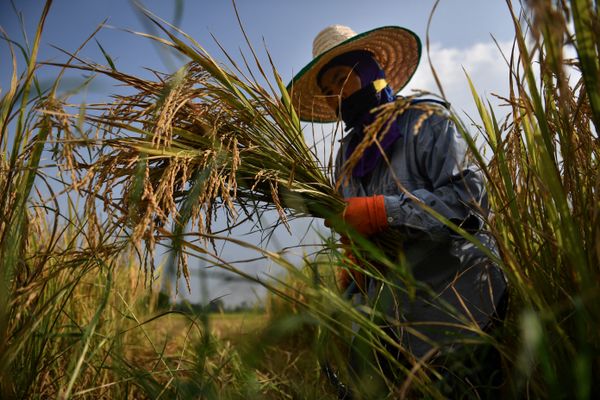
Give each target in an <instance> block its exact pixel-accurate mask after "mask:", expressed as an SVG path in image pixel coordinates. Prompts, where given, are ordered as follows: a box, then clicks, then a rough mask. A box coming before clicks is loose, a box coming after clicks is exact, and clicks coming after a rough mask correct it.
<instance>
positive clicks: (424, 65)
mask: <svg viewBox="0 0 600 400" xmlns="http://www.w3.org/2000/svg"><path fill="white" fill-rule="evenodd" d="M511 45H512V43H511V42H500V43H499V47H500V49H501V50H502V52H503V53H504V54H505V55H507V57H508V54H509V53H510V49H511ZM500 49H498V46H497V45H496V44H495V43H493V42H491V41H490V43H476V44H474V45H472V46H470V47H467V48H444V47H442V46H441V45H440V44H438V43H434V44H433V45H432V46H431V48H430V57H431V62H432V64H433V67H434V68H435V71H436V73H437V75H438V78H439V80H440V82H441V84H442V87H443V89H444V92H445V94H446V97H447V99H448V100H449V101H450V102H451V103H452V106H453V107H454V108H455V109H456V110H457V111H462V110H464V111H466V112H467V113H468V114H469V115H471V116H474V115H475V114H476V112H475V106H474V103H473V99H472V96H471V93H470V89H469V85H468V81H467V78H466V75H465V71H466V73H468V74H469V76H470V77H471V80H472V81H473V84H474V85H475V89H476V90H477V91H478V93H479V95H480V96H484V97H487V98H489V99H490V100H491V101H492V102H493V103H497V102H496V101H495V100H494V99H493V98H492V96H491V94H492V93H496V94H499V95H502V96H505V95H506V94H507V93H508V76H509V75H508V74H509V69H508V66H507V64H506V62H505V61H504V58H503V57H502V54H501V52H500ZM412 89H420V90H426V91H430V92H432V93H436V94H439V93H440V91H439V89H438V88H437V85H436V83H435V80H434V78H433V74H432V72H431V68H430V66H429V62H428V59H427V53H426V49H424V50H423V57H422V60H421V65H420V66H419V68H418V69H417V72H416V73H415V76H414V77H413V79H412V80H411V81H410V83H409V85H408V86H407V88H406V89H404V91H403V93H404V94H409V93H410V91H411V90H412Z"/></svg>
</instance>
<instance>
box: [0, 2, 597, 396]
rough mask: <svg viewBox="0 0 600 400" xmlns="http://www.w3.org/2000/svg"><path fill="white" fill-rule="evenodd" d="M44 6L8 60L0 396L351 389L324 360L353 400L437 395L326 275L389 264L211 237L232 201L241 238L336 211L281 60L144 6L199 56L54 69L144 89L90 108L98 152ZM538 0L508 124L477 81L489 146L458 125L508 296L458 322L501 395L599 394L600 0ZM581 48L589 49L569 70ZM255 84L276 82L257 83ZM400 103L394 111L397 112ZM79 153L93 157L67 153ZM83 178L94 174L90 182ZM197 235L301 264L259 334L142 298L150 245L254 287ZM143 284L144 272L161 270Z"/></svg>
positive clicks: (521, 21) (72, 63)
mask: <svg viewBox="0 0 600 400" xmlns="http://www.w3.org/2000/svg"><path fill="white" fill-rule="evenodd" d="M50 5H51V1H48V2H47V3H46V6H45V8H44V10H43V12H42V17H41V19H40V22H39V24H38V32H37V34H36V37H35V40H34V42H33V46H32V47H31V51H30V52H27V51H25V52H24V53H25V54H27V60H26V63H27V68H26V69H25V71H24V72H23V73H22V74H21V75H19V74H18V72H17V71H18V68H17V65H16V60H17V57H15V56H13V75H12V76H13V79H12V82H11V86H10V88H9V89H8V90H7V91H6V92H4V95H3V97H2V99H1V101H0V124H1V125H0V128H1V129H0V132H1V141H0V144H1V148H2V158H1V159H0V185H1V186H0V187H1V188H2V192H1V193H0V196H1V197H0V201H1V204H0V206H1V208H0V209H3V210H8V211H7V212H5V213H4V214H3V215H2V220H1V221H0V235H1V236H0V237H1V243H0V244H1V246H0V252H1V253H0V268H1V271H2V275H1V277H2V280H1V284H2V288H1V290H0V296H2V297H1V298H0V301H1V302H0V307H1V308H0V313H1V314H2V315H1V318H0V335H1V337H0V349H1V351H0V396H2V398H47V397H58V398H74V397H88V398H98V397H106V398H125V397H150V398H161V397H173V398H209V399H218V398H261V397H265V398H335V392H336V390H341V389H340V387H337V388H336V387H335V386H333V385H330V384H329V382H328V381H327V378H326V377H325V374H323V373H321V371H322V369H323V367H325V366H327V369H328V371H335V372H336V373H337V374H338V375H337V376H338V378H339V379H340V381H341V382H342V383H344V384H345V385H346V386H348V387H351V388H352V389H353V390H354V391H355V395H356V397H358V398H362V397H365V398H368V397H369V396H371V397H372V396H373V393H375V392H374V391H376V390H380V391H381V393H390V395H389V396H391V397H392V398H423V397H427V398H444V397H445V394H444V380H445V378H444V376H442V375H441V374H440V372H439V371H438V370H437V369H436V368H435V366H434V365H433V364H432V363H430V361H431V359H424V360H416V359H414V358H413V357H411V355H410V354H407V353H406V350H405V349H403V348H402V347H401V346H400V345H399V344H398V343H397V342H396V341H395V340H394V339H393V338H392V337H391V336H390V335H389V333H388V332H387V331H386V330H384V329H382V325H383V324H382V319H384V318H385V316H384V315H382V314H381V313H379V311H378V309H377V307H376V306H374V307H373V308H371V309H370V308H368V307H366V306H363V307H356V306H354V305H352V304H350V303H349V302H348V300H347V299H345V298H344V297H343V296H342V295H341V294H340V293H339V290H338V288H337V287H336V285H335V280H334V279H333V275H334V274H335V271H336V270H338V269H339V268H350V269H356V270H360V271H361V272H363V273H365V274H369V275H371V276H373V277H374V278H376V279H380V280H384V281H386V282H387V284H388V287H392V286H393V285H394V284H393V281H394V279H392V278H393V277H390V275H389V274H382V273H381V271H380V270H378V269H375V268H373V269H372V268H369V267H368V262H367V261H368V260H362V261H363V263H361V264H362V265H363V267H359V266H358V265H354V264H351V263H349V261H348V260H347V259H346V258H345V256H344V255H343V254H342V253H340V252H339V250H338V246H337V245H336V244H335V241H334V240H333V239H331V238H324V245H323V249H322V250H321V251H320V252H319V253H318V254H317V255H316V256H309V255H307V256H306V259H305V265H304V266H303V268H302V269H299V268H298V266H296V265H293V264H291V263H290V262H289V261H287V260H286V258H285V257H284V256H283V255H282V254H279V253H275V252H269V251H266V250H264V249H261V248H260V247H258V246H256V245H253V244H249V243H244V242H243V241H241V240H238V239H234V238H231V237H220V236H219V234H218V233H217V232H213V230H212V229H211V226H210V222H211V220H212V218H213V217H214V215H216V214H215V212H216V209H217V208H218V207H222V209H223V210H224V211H225V212H226V213H227V215H228V216H229V218H231V219H232V222H231V223H230V224H229V228H230V229H235V228H236V223H235V222H233V221H234V218H235V217H236V214H238V213H241V214H244V215H245V216H246V217H255V216H257V215H260V214H261V213H262V212H263V211H264V210H266V209H275V210H277V211H278V212H279V215H280V218H281V220H280V222H283V223H285V221H286V219H287V218H289V217H290V216H296V215H308V214H311V215H315V216H318V217H323V216H327V215H328V212H329V213H335V212H336V211H338V210H340V209H341V207H342V206H343V203H342V201H341V199H340V198H339V196H338V195H337V194H336V192H335V186H334V184H333V182H332V181H331V179H330V172H331V171H330V170H329V169H328V168H327V166H324V165H320V164H319V162H318V161H317V157H316V151H315V150H314V149H312V148H310V147H308V146H307V145H306V144H305V143H304V140H303V138H302V130H301V126H300V122H299V121H298V118H297V116H296V115H295V112H294V110H293V108H292V107H291V105H290V103H289V97H287V92H286V90H285V87H284V86H283V84H282V82H281V79H280V78H279V76H278V74H277V71H276V70H275V69H274V68H273V64H272V63H271V62H269V65H268V68H263V66H262V65H261V64H260V63H259V62H258V56H256V55H255V54H254V52H253V50H252V48H251V47H250V54H249V57H247V58H245V59H244V65H237V64H235V63H234V62H233V60H232V59H231V58H229V59H228V60H227V61H228V62H229V64H230V65H231V67H230V68H227V67H225V66H224V65H223V64H222V63H219V62H218V61H217V60H216V59H215V58H213V57H212V56H211V55H209V54H208V53H207V52H206V51H205V50H203V48H202V46H201V45H200V44H199V43H198V42H196V41H195V40H194V39H193V38H191V37H189V36H187V35H185V34H184V33H183V32H180V31H179V32H178V35H175V34H173V33H172V30H171V29H170V28H169V27H168V24H166V23H165V22H164V21H160V20H159V19H157V18H156V17H154V16H152V15H150V14H147V16H148V17H149V18H150V20H151V21H152V22H153V23H154V24H155V25H156V26H158V27H159V28H160V29H161V31H162V32H163V37H159V36H152V35H145V36H147V37H148V38H149V39H150V40H154V41H158V42H160V43H162V44H165V45H167V46H170V47H171V48H172V49H174V50H175V51H176V52H178V53H180V54H182V55H184V56H186V57H187V58H188V59H189V62H188V63H186V64H185V65H184V66H183V67H182V68H181V69H180V70H179V71H178V72H177V73H175V74H173V75H166V74H159V73H157V74H156V79H155V80H148V79H140V78H138V77H136V76H134V75H131V74H126V73H124V72H122V71H118V70H116V69H115V67H114V64H112V63H111V62H110V57H109V56H108V55H106V54H105V55H106V57H107V62H108V64H109V65H108V66H102V65H100V64H97V63H90V62H85V61H83V60H81V59H79V58H78V56H77V52H75V53H74V54H72V55H71V56H70V59H69V61H68V62H66V63H65V64H63V65H60V67H61V68H78V69H82V70H86V71H94V72H96V73H101V74H105V75H107V76H110V77H112V78H114V79H116V80H118V81H121V82H124V83H126V84H127V85H128V86H130V87H131V88H133V89H135V91H136V93H135V94H134V95H129V96H121V97H117V98H116V100H115V101H113V102H110V103H107V104H105V105H103V106H102V107H101V110H100V111H103V112H104V114H101V115H100V114H98V113H97V112H88V113H87V114H86V118H87V121H88V123H89V125H86V126H87V127H88V128H90V132H92V130H93V129H96V128H101V129H102V130H103V131H104V133H105V136H104V137H103V138H102V139H101V140H100V141H99V142H96V141H94V140H92V136H88V135H87V131H85V130H82V129H76V128H77V127H78V124H79V121H80V120H81V118H80V115H77V113H74V112H68V110H65V107H64V103H65V101H66V99H64V98H60V97H59V96H58V95H57V88H58V87H59V84H60V75H59V77H58V78H57V80H56V84H55V85H54V86H53V88H52V89H51V90H49V91H47V92H42V91H41V90H40V89H39V88H38V85H37V84H36V72H37V68H40V65H39V64H37V59H36V54H37V49H38V47H39V43H40V38H41V34H42V30H43V25H44V21H45V17H46V15H47V13H48V10H49V8H50ZM526 5H527V7H526V13H525V14H523V15H521V16H516V15H513V17H514V27H515V46H514V51H513V53H512V54H507V55H505V56H506V63H507V73H508V74H509V76H510V86H509V92H510V95H509V97H508V98H507V99H506V103H507V105H508V106H509V107H510V108H509V109H510V112H509V114H508V115H507V116H506V117H501V118H499V117H498V116H497V115H496V114H495V109H494V108H492V107H491V106H490V105H489V104H486V102H485V99H481V98H480V97H479V95H478V94H477V91H476V88H474V87H473V85H471V90H472V93H473V98H474V101H475V102H476V105H477V108H478V111H479V116H478V118H473V119H474V120H477V124H476V125H475V126H476V129H477V130H478V131H479V134H480V137H481V138H483V139H484V140H485V142H486V146H485V147H486V151H487V152H488V153H486V155H484V151H483V150H482V149H480V148H479V146H478V144H477V143H476V142H475V141H474V140H473V139H471V136H470V134H469V131H470V130H471V129H472V128H471V127H470V126H468V125H467V124H466V123H464V122H463V121H461V120H459V118H458V117H457V116H455V115H453V118H454V120H455V122H456V125H457V127H458V128H459V130H460V131H461V132H462V133H463V135H464V137H465V139H467V141H469V144H470V146H471V150H472V153H473V156H474V157H475V159H476V160H477V162H478V164H479V165H480V166H481V168H482V170H483V171H484V173H485V175H486V177H487V181H488V192H489V197H490V201H491V203H492V206H493V210H494V214H493V217H492V218H491V219H490V220H489V221H487V222H488V226H489V228H490V230H491V231H492V233H493V235H494V236H495V238H496V240H497V241H498V244H499V247H500V250H501V257H500V259H499V260H498V262H499V263H501V266H502V268H503V269H504V271H505V272H506V273H507V275H508V278H509V281H510V291H511V302H510V308H509V314H508V317H507V320H506V322H505V325H504V326H503V328H502V329H501V331H500V332H498V334H497V335H496V336H494V337H492V336H490V335H489V334H487V333H485V332H482V331H481V330H479V329H478V328H477V327H473V326H472V325H470V324H468V322H465V328H466V329H469V330H471V331H472V332H473V333H474V336H473V337H472V338H470V339H469V340H470V342H477V343H487V344H489V345H491V346H494V347H495V348H497V349H498V350H499V352H500V354H501V355H502V358H503V369H504V371H503V372H504V376H505V377H506V383H505V385H504V387H503V393H504V395H505V396H506V397H508V398H521V397H532V398H578V399H585V398H590V397H591V396H592V394H593V393H595V392H596V391H597V390H598V389H599V388H598V384H597V383H596V380H595V377H597V376H598V373H599V370H598V368H599V366H600V365H599V362H600V358H599V356H598V355H599V345H600V341H599V337H598V335H599V333H598V332H600V329H599V328H600V324H599V316H600V310H599V309H598V306H597V304H598V288H597V286H598V280H599V277H600V271H598V267H599V265H600V229H599V228H598V226H600V217H599V215H600V202H599V200H598V199H599V198H600V196H599V193H598V192H599V190H600V173H599V170H600V169H599V165H598V163H599V156H600V140H599V137H598V127H599V125H598V124H599V123H600V97H599V96H600V94H599V93H600V75H599V71H600V61H599V60H600V57H599V56H600V54H599V52H600V45H599V43H600V33H599V30H598V26H597V21H598V20H599V19H598V17H599V16H598V10H597V5H596V4H595V3H594V2H592V1H590V0H574V1H572V2H570V3H568V4H567V3H564V2H552V1H550V0H537V1H530V2H528V3H527V4H526ZM507 6H508V9H509V10H510V11H511V12H512V3H511V2H510V1H507ZM571 29H574V31H573V32H572V31H571ZM181 37H183V39H180V38H181ZM15 46H16V44H15ZM572 50H573V51H574V52H575V54H576V57H575V58H574V59H565V54H569V51H572ZM224 54H225V58H226V59H227V53H226V52H224ZM249 60H250V61H251V62H250V61H249ZM251 65H252V66H253V67H252V68H251V67H250V66H251ZM253 71H257V72H256V75H255V74H254V73H253ZM259 80H262V81H266V82H273V84H272V86H268V83H267V84H266V86H267V88H265V87H263V86H265V85H261V84H259V83H258V81H259ZM405 106H406V102H398V103H397V104H393V105H391V106H390V107H389V112H392V113H393V112H401V111H402V110H403V107H405ZM95 111H97V110H95ZM86 129H87V128H86ZM51 147H52V148H53V149H54V150H55V151H54V152H53V154H59V155H60V156H61V157H59V158H57V159H56V161H57V166H56V167H57V168H58V170H59V171H60V172H59V174H58V176H59V179H58V181H59V182H58V183H52V184H50V183H49V181H50V177H49V174H48V172H47V171H46V170H45V169H44V168H42V167H41V163H40V160H41V159H42V158H43V157H44V155H45V154H47V152H45V149H48V148H51ZM81 148H84V149H86V150H88V151H90V152H92V151H96V152H97V153H96V154H97V157H98V158H92V159H89V158H81V157H80V158H77V157H75V154H77V149H81ZM75 167H84V170H83V174H81V175H79V174H78V173H77V171H75V170H74V168H75ZM57 185H58V186H59V188H58V189H57ZM58 192H61V193H62V194H61V195H59V194H58ZM80 195H83V196H84V198H85V204H86V207H85V208H84V210H83V211H82V209H81V208H80V207H79V206H78V204H80V203H81V202H82V201H83V200H82V199H81V198H80V197H79V196H80ZM102 206H103V207H105V210H106V211H108V212H109V213H108V214H104V213H103V211H101V210H99V207H102ZM430 211H432V210H430ZM432 213H433V211H432ZM433 214H434V216H437V217H438V218H439V217H440V216H439V215H436V214H435V213H433ZM219 215H225V214H219ZM445 222H447V223H448V225H449V226H450V227H451V228H452V229H454V230H456V231H457V232H459V233H461V234H464V235H465V236H468V235H467V234H466V232H462V231H461V230H460V229H459V228H458V227H456V226H453V225H452V224H450V223H449V222H448V221H445ZM169 224H170V226H169ZM195 238H203V239H208V240H229V241H233V242H235V243H237V244H238V245H242V246H245V247H248V248H252V249H253V250H255V251H257V252H259V253H260V254H261V255H263V256H264V257H267V258H269V259H270V260H272V261H274V262H275V263H276V264H278V265H279V266H280V267H281V268H282V269H283V270H285V271H286V273H287V274H288V275H287V277H286V278H279V281H278V282H275V283H266V282H260V283H262V284H263V285H265V286H266V287H267V289H268V290H269V293H270V298H271V300H270V308H269V309H270V311H269V316H270V318H271V320H270V321H269V323H267V324H266V325H265V326H264V327H263V328H262V329H260V330H258V331H257V332H255V333H254V334H253V336H252V337H246V336H240V337H236V338H221V339H217V338H215V337H214V336H212V335H211V334H210V319H209V318H207V316H206V315H202V316H200V317H199V318H197V317H193V316H181V315H179V314H175V313H171V312H168V311H165V310H162V309H160V308H158V307H157V306H156V302H157V293H156V290H155V291H150V290H148V289H149V288H146V287H145V286H144V284H145V283H147V282H149V281H151V279H150V280H148V279H147V277H146V279H145V277H144V276H143V274H141V273H138V267H139V266H140V265H141V264H142V263H144V262H149V263H150V264H151V265H152V267H154V264H155V262H154V261H153V260H150V261H149V259H148V258H146V257H145V255H144V254H143V253H140V252H138V250H139V249H140V248H141V246H146V247H147V248H148V249H150V250H152V249H153V248H154V246H155V244H156V241H161V240H162V241H165V240H166V241H167V242H170V244H171V246H172V248H173V253H172V254H174V256H173V259H171V260H170V261H171V262H175V261H177V262H178V263H179V265H180V267H181V268H182V271H183V273H184V274H186V275H187V274H188V273H187V272H186V267H187V265H186V263H185V257H179V256H180V255H181V254H183V255H188V256H194V257H199V258H202V259H204V260H207V261H209V262H210V263H211V264H212V265H216V266H219V267H222V268H226V269H228V270H231V271H234V272H237V273H239V274H240V275H242V276H244V277H246V278H248V279H250V280H257V279H256V277H253V276H249V275H248V274H245V273H244V272H243V271H242V270H240V269H238V268H236V266H234V265H230V264H228V263H226V262H225V261H223V260H221V259H220V258H219V257H218V256H217V255H216V254H211V253H212V252H211V249H210V246H208V245H207V243H206V242H200V244H199V243H198V242H196V241H195V240H194V239H195ZM356 242H357V245H359V246H360V247H361V250H362V251H364V250H366V251H367V253H369V257H370V258H371V259H375V260H376V261H377V262H379V263H381V264H384V265H387V266H388V267H389V270H390V271H392V272H395V273H397V274H398V275H399V278H400V279H401V280H403V281H404V282H406V283H407V287H409V288H410V287H414V286H415V285H418V283H417V282H413V281H412V280H411V278H410V274H407V272H406V271H405V270H403V269H402V268H401V267H398V266H395V265H394V264H393V263H391V262H390V261H389V260H387V259H386V258H385V256H384V254H383V253H382V252H381V251H380V250H379V249H378V248H377V247H376V246H373V244H371V243H369V242H368V241H366V240H361V239H360V238H358V239H357V241H356ZM140 254H142V255H141V256H140ZM365 265H366V267H365ZM148 273H150V275H148V276H149V277H150V278H152V277H153V276H154V273H155V271H153V270H152V269H150V270H149V271H148ZM412 328H413V327H412V326H411V324H410V323H407V324H405V329H407V330H411V329H412ZM462 342H463V343H465V344H466V343H467V341H466V340H463V341H462ZM350 346H358V347H360V348H362V349H363V351H364V355H365V357H368V358H369V359H370V361H371V362H372V363H373V369H372V371H373V372H374V373H375V375H379V378H378V379H375V380H374V381H373V382H372V383H369V382H360V381H356V380H353V379H352V377H351V376H350V375H349V373H348V371H347V367H346V366H347V357H348V350H349V348H350ZM398 352H399V353H400V354H401V355H402V357H401V358H402V360H398V357H397V356H396V353H398ZM373 354H376V355H377V356H376V357H374V356H373ZM434 361H435V359H434ZM385 362H387V363H389V364H390V365H391V366H392V369H393V370H394V375H393V376H391V375H389V374H383V373H382V372H381V365H379V364H378V363H380V364H381V363H385ZM370 385H371V386H370ZM382 396H383V394H382ZM473 396H475V394H474V393H473V392H466V393H465V395H464V397H466V398H469V397H473Z"/></svg>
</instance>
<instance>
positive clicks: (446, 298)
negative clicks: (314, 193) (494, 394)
mask: <svg viewBox="0 0 600 400" xmlns="http://www.w3.org/2000/svg"><path fill="white" fill-rule="evenodd" d="M432 107H438V108H439V110H438V111H439V112H436V113H434V114H433V115H431V116H429V117H427V118H426V119H425V120H423V118H424V117H425V115H424V114H423V113H424V111H423V109H422V108H420V107H411V108H409V109H408V110H407V111H405V112H404V113H403V114H402V115H401V116H400V117H399V119H398V123H399V124H400V129H401V131H402V132H403V134H402V136H401V137H400V139H398V140H397V141H396V142H395V143H394V144H393V146H392V147H391V148H390V149H388V151H387V152H386V155H387V157H388V159H389V163H390V165H389V166H388V164H387V163H386V162H385V161H384V160H381V161H380V162H379V164H378V165H377V167H376V168H375V169H374V170H373V172H372V173H371V174H370V175H368V176H367V177H365V178H362V179H361V178H356V177H352V176H350V177H348V178H347V179H342V182H343V184H342V185H341V187H340V191H341V194H342V195H343V196H344V197H345V198H349V197H356V196H373V195H378V194H383V195H384V196H385V208H386V213H387V217H388V223H389V226H390V227H389V230H391V231H393V232H394V235H395V236H397V237H398V248H397V251H398V254H396V256H397V255H399V254H400V253H401V254H402V257H398V259H400V258H403V259H404V260H406V266H407V267H408V268H409V269H410V271H411V272H412V274H413V276H414V278H415V279H416V280H418V281H419V282H420V283H422V284H424V285H426V287H427V288H429V289H430V290H418V291H417V296H416V298H410V297H409V296H408V295H407V293H405V292H404V291H402V290H396V289H391V288H389V287H384V288H383V289H384V291H386V290H387V291H389V292H390V293H389V296H388V297H389V298H391V299H393V301H391V302H388V303H387V304H386V305H385V306H384V308H385V310H386V313H387V314H388V315H391V316H393V317H394V318H393V319H395V320H396V321H399V322H400V324H399V326H396V327H395V328H394V335H396V336H397V337H398V339H399V340H401V341H402V342H403V344H404V345H405V346H406V347H407V348H408V349H409V350H410V351H411V353H412V354H413V355H415V356H416V357H421V356H423V355H425V354H426V353H427V352H428V351H429V350H431V348H432V346H434V345H437V344H440V345H442V344H446V343H449V342H451V341H452V340H453V339H456V333H465V334H466V333H467V331H465V330H461V329H459V328H456V327H450V325H448V326H444V325H440V324H439V323H442V324H443V323H448V324H454V323H459V324H463V325H464V324H465V323H467V324H468V323H473V324H474V323H476V324H477V325H479V327H481V328H483V327H485V326H486V325H487V324H488V323H489V322H490V318H491V315H492V314H493V312H494V310H495V307H496V305H497V303H498V301H499V299H500V297H501V296H502V295H503V294H504V292H505V289H506V282H505V278H504V275H503V274H502V272H501V271H500V270H499V269H498V268H497V267H496V266H495V265H494V264H493V263H491V262H490V260H489V259H488V258H487V257H486V256H485V254H484V253H483V252H482V251H480V250H479V249H477V247H476V246H474V245H473V244H472V243H470V242H468V241H467V240H465V239H464V238H462V237H460V236H459V235H457V234H455V233H453V232H452V231H451V230H450V229H449V228H448V227H446V226H445V225H444V224H443V223H442V222H440V221H439V220H437V219H436V218H435V217H433V216H432V215H431V214H430V213H429V212H427V211H426V210H425V209H424V208H423V207H422V206H420V205H419V200H420V201H422V202H423V203H425V204H426V205H427V206H429V207H431V208H432V209H433V210H435V211H436V212H437V213H439V214H441V215H442V216H444V217H445V218H447V219H449V220H451V221H453V222H454V223H456V224H458V225H461V226H462V227H463V228H465V229H467V230H469V231H470V232H473V233H474V235H475V237H477V238H478V239H479V240H480V241H481V242H482V243H483V244H484V245H486V247H488V248H489V249H490V250H492V251H493V252H494V251H495V250H496V248H495V243H494V241H493V240H492V238H491V237H490V236H489V235H488V234H487V233H486V232H485V231H484V230H483V226H482V219H481V216H482V215H486V214H487V213H488V205H487V198H486V193H485V186H484V183H483V178H482V175H481V173H480V172H479V170H478V169H477V168H476V166H475V165H473V164H472V163H471V162H470V161H469V159H468V151H467V149H468V147H467V144H466V142H465V140H464V138H463V137H462V136H461V135H460V133H458V132H457V131H456V129H455V128H454V125H453V123H452V121H451V120H450V119H449V118H448V115H447V113H446V112H445V109H442V108H441V107H440V106H437V105H432ZM419 125H420V127H419V129H418V131H417V132H415V126H419ZM352 134H353V133H352V132H350V134H349V135H348V136H346V137H345V138H344V139H343V140H342V142H341V148H340V150H339V152H338V157H337V160H336V173H337V174H338V176H337V177H336V178H337V179H340V176H339V174H340V171H341V166H342V165H343V163H344V162H345V161H346V160H345V154H346V146H347V145H348V142H349V139H350V137H351V135H352ZM407 192H408V193H409V194H407ZM412 196H414V197H416V198H418V199H419V200H415V199H414V198H412ZM387 234H388V236H389V232H387ZM391 256H392V257H393V256H395V255H393V254H392V255H391ZM399 285H401V284H400V283H399ZM381 288H382V287H381V284H380V283H379V282H376V281H374V280H373V281H371V282H370V283H369V286H368V299H367V302H370V301H373V299H375V298H377V299H380V298H381V291H380V290H381ZM469 321H470V322H469ZM429 322H430V323H432V324H431V325H428V324H427V323H429ZM411 323H418V326H417V325H415V326H414V327H411V329H416V330H417V331H418V332H419V334H421V335H425V336H426V337H427V338H428V340H422V338H418V337H417V336H418V335H417V336H415V335H413V334H410V333H409V332H410V331H411V329H405V328H406V326H409V325H410V324H411ZM403 324H406V325H403Z"/></svg>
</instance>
